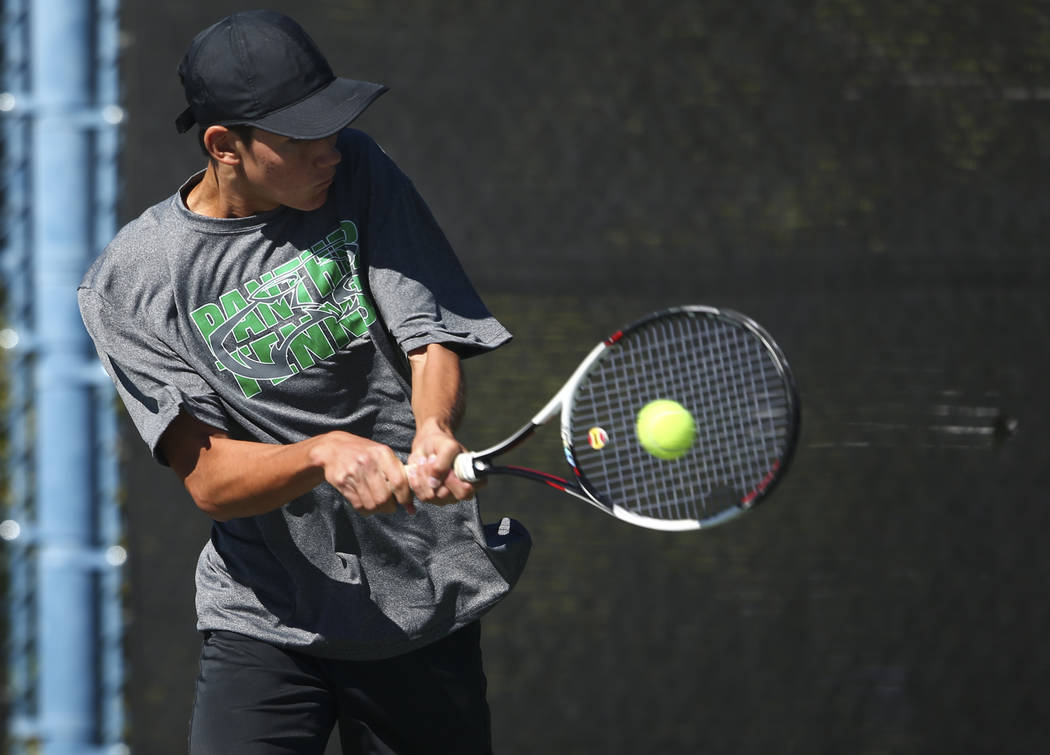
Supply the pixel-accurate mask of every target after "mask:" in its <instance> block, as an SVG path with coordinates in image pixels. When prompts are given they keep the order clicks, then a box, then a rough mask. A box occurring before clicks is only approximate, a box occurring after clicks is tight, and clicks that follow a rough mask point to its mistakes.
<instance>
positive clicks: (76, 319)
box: [30, 0, 97, 755]
mask: <svg viewBox="0 0 1050 755" xmlns="http://www.w3.org/2000/svg"><path fill="white" fill-rule="evenodd" d="M31 8H32V10H31V14H30V24H31V31H30V58H31V77H30V79H31V84H32V106H33V108H34V111H35V113H34V114H35V118H34V120H33V128H32V140H33V153H32V161H31V163H32V167H31V184H32V195H31V196H32V215H33V221H32V235H33V239H34V243H35V247H36V254H35V258H34V271H33V292H34V297H35V301H34V309H33V311H34V322H35V336H36V363H35V372H34V387H35V396H36V400H35V402H34V403H35V407H36V443H35V453H34V456H35V470H36V475H35V480H36V505H35V509H36V527H37V533H36V534H37V537H38V540H37V549H38V550H37V554H38V562H37V640H38V645H37V659H38V672H39V688H38V706H39V707H38V724H39V734H40V737H41V740H42V744H43V751H44V752H45V753H47V755H74V754H77V755H79V754H80V753H84V752H86V751H90V750H92V749H94V748H95V747H96V743H97V729H96V717H95V690H96V683H95V679H96V656H95V637H96V631H97V623H96V620H97V616H96V603H95V579H94V570H95V568H97V567H96V565H94V564H93V560H94V558H95V552H94V551H95V549H94V544H95V531H94V530H95V523H94V508H93V496H94V491H95V484H94V479H93V478H94V459H93V445H94V444H93V442H92V422H93V406H92V395H91V388H90V385H89V384H88V383H87V382H86V380H84V379H83V375H84V373H85V365H86V364H87V360H88V357H89V356H90V354H91V352H90V345H89V343H88V339H87V337H86V335H85V333H84V328H83V325H82V323H81V321H80V315H79V311H78V309H77V302H76V293H75V292H76V287H77V284H78V283H79V282H80V278H81V277H82V275H83V273H84V270H85V269H86V266H87V263H88V261H89V260H90V259H91V258H92V257H93V255H94V239H93V235H92V202H93V191H92V183H93V181H92V174H91V149H92V145H91V134H90V130H89V129H87V128H85V124H84V121H85V119H86V117H87V115H88V113H89V112H90V109H91V105H92V96H93V91H94V80H93V77H94V59H93V51H92V34H91V30H92V28H93V27H92V16H91V13H92V4H91V3H90V2H87V1H86V0H80V1H77V2H71V1H70V0H34V1H33V4H32V6H31Z"/></svg>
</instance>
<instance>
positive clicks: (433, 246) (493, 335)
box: [367, 179, 511, 358]
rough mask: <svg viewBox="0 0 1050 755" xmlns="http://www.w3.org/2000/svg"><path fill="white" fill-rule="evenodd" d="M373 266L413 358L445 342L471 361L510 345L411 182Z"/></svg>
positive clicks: (391, 209)
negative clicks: (423, 348) (419, 350)
mask: <svg viewBox="0 0 1050 755" xmlns="http://www.w3.org/2000/svg"><path fill="white" fill-rule="evenodd" d="M367 262H368V281H369V287H370V288H371V290H372V294H373V296H374V297H375V299H376V305H377V306H378V307H379V311H380V313H381V314H382V316H383V320H384V321H385V323H386V326H387V328H388V329H389V330H390V332H391V334H392V335H393V337H394V340H395V341H396V342H397V343H398V345H399V346H400V347H401V349H402V350H403V351H405V352H406V353H407V352H409V351H411V350H412V349H415V348H418V347H420V346H425V345H427V344H430V343H442V344H444V345H446V346H448V347H449V348H452V349H453V350H455V351H457V352H458V353H459V355H460V356H461V357H464V358H466V357H470V356H474V355H475V354H479V353H481V352H484V351H488V350H491V349H494V348H496V347H498V346H500V345H501V344H503V343H505V342H506V341H508V340H510V337H511V335H510V333H509V332H508V331H507V330H506V329H505V328H504V327H503V325H501V324H500V322H499V321H498V320H497V319H496V318H495V317H493V316H492V314H491V313H490V312H489V310H488V309H487V308H486V306H485V304H484V302H482V300H481V297H480V296H479V295H478V293H477V291H476V290H475V289H474V286H473V284H472V283H471V282H470V280H469V278H468V277H467V274H466V273H465V271H464V270H463V267H462V265H461V264H460V262H459V260H458V259H457V258H456V255H455V253H454V252H453V250H452V247H451V245H450V244H449V242H448V240H447V239H446V237H445V234H444V232H443V231H442V230H441V228H440V227H439V226H438V223H437V221H436V220H435V219H434V216H433V214H432V213H431V211H430V209H429V208H428V207H427V205H426V203H425V202H424V201H423V199H422V197H420V195H419V193H418V192H417V191H416V190H415V187H414V186H412V184H411V183H410V182H408V180H407V179H405V182H404V183H403V184H402V185H401V187H400V190H399V191H396V192H394V193H393V194H392V195H391V197H390V201H389V205H388V206H387V207H385V208H384V211H383V214H382V218H381V222H380V223H379V224H378V230H377V231H376V232H375V234H374V235H373V237H372V239H371V240H370V243H369V249H368V252H367Z"/></svg>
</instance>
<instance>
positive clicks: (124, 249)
mask: <svg viewBox="0 0 1050 755" xmlns="http://www.w3.org/2000/svg"><path fill="white" fill-rule="evenodd" d="M176 198H177V195H176V196H172V197H169V198H167V199H165V200H164V201H162V202H158V203H157V204H155V205H153V206H152V207H150V208H148V209H147V210H146V211H145V212H143V213H142V214H141V215H139V216H138V217H137V218H135V219H134V220H132V221H130V222H129V223H127V224H126V225H124V226H123V227H122V228H121V229H120V230H119V231H118V232H117V234H116V235H115V236H114V237H113V240H112V241H110V243H109V244H108V245H107V246H106V248H105V249H103V250H102V253H101V254H100V255H99V256H98V257H97V258H96V259H95V261H94V262H93V263H92V264H91V266H90V267H89V268H88V271H87V273H86V274H85V275H84V278H83V280H82V281H81V284H80V287H79V288H80V289H81V290H91V291H94V292H95V293H96V294H98V295H99V296H101V297H102V298H104V299H107V300H111V301H120V300H125V301H130V300H133V298H134V297H135V296H136V295H137V294H138V293H139V292H140V291H141V289H142V288H143V287H145V286H150V285H154V286H155V285H156V282H157V280H158V276H163V277H164V278H166V277H167V271H168V265H167V262H166V260H165V257H166V254H165V248H166V244H165V243H164V241H163V240H164V239H165V238H166V237H167V236H168V234H170V228H171V225H172V218H173V216H174V215H175V213H174V212H173V211H172V207H171V205H172V202H174V201H176Z"/></svg>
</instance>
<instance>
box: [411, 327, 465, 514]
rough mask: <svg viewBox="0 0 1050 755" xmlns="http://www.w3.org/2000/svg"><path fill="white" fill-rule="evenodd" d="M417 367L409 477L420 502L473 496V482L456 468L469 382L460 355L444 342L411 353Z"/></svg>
mask: <svg viewBox="0 0 1050 755" xmlns="http://www.w3.org/2000/svg"><path fill="white" fill-rule="evenodd" d="M408 359H409V364H410V365H411V368H412V412H413V414H415V417H416V437H415V440H414V441H413V442H412V455H411V456H410V457H409V463H410V469H411V470H412V471H411V472H410V474H409V480H410V481H411V483H412V488H413V490H415V492H416V495H417V497H418V498H419V500H421V501H424V502H427V503H436V504H446V503H454V502H456V501H458V500H463V499H465V498H471V497H472V496H473V495H474V486H472V485H470V484H469V483H466V482H463V481H462V480H460V479H459V478H458V477H456V475H455V474H454V473H453V472H452V464H453V462H454V461H455V458H456V455H457V454H459V453H461V452H462V451H464V450H465V449H464V448H463V446H462V445H461V444H460V442H459V441H458V440H456V438H455V430H456V427H457V426H458V424H459V420H460V418H461V416H462V414H463V406H464V394H465V389H464V382H463V373H462V370H461V369H460V364H459V356H458V355H457V354H456V353H455V352H454V351H451V350H450V349H448V348H446V347H444V346H442V345H440V344H430V345H428V346H425V347H423V348H420V349H415V350H413V351H412V352H411V353H409V355H408Z"/></svg>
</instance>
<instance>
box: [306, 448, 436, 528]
mask: <svg viewBox="0 0 1050 755" xmlns="http://www.w3.org/2000/svg"><path fill="white" fill-rule="evenodd" d="M315 453H316V455H317V458H318V460H319V462H320V463H321V465H322V467H323V468H324V476H325V480H327V481H328V483H329V484H331V485H332V487H334V488H335V489H336V490H338V491H339V493H340V494H341V495H342V496H343V498H345V499H346V501H347V503H349V504H350V505H351V506H352V507H353V508H354V510H355V511H357V512H358V513H359V514H362V515H364V516H369V515H371V514H392V513H394V512H395V511H396V510H397V507H398V505H400V506H403V507H404V509H405V511H407V512H408V513H410V514H414V513H415V511H416V509H415V505H414V503H413V498H412V488H411V487H410V486H409V482H408V477H407V475H406V473H405V468H404V466H403V465H402V464H401V460H400V459H398V458H397V455H396V454H395V453H394V452H393V451H392V450H391V449H390V447H389V446H385V445H383V444H382V443H376V442H375V441H371V440H368V439H367V438H362V437H360V436H357V435H351V434H349V433H342V432H335V433H328V434H327V435H326V436H325V437H324V442H323V443H322V444H319V446H318V448H317V450H316V451H315Z"/></svg>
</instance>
